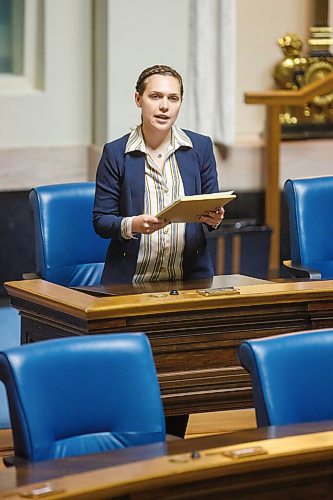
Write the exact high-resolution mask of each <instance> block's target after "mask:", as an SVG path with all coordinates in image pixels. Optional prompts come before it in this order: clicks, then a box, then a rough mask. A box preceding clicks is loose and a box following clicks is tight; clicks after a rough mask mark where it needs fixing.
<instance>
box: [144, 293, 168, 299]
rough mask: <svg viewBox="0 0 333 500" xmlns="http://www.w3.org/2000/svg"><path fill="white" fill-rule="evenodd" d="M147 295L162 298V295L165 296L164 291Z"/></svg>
mask: <svg viewBox="0 0 333 500" xmlns="http://www.w3.org/2000/svg"><path fill="white" fill-rule="evenodd" d="M148 297H154V298H155V299H162V298H163V297H167V294H166V293H149V294H148Z"/></svg>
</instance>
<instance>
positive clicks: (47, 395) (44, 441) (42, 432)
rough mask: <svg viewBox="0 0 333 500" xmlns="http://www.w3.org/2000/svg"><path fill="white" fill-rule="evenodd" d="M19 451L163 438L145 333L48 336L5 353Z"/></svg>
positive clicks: (42, 455) (64, 453) (31, 456)
mask: <svg viewBox="0 0 333 500" xmlns="http://www.w3.org/2000/svg"><path fill="white" fill-rule="evenodd" d="M0 380H2V381H3V382H4V384H5V386H6V390H7V395H8V401H9V409H10V415H11V422H12V430H13V438H14V446H15V457H17V458H20V459H26V460H28V461H32V462H34V461H41V460H49V459H56V458H62V457H68V456H75V455H83V454H89V453H96V452H101V451H107V450H115V449H118V448H124V447H127V446H135V445H142V444H148V443H156V442H163V441H164V440H165V423H164V414H163V407H162V402H161V398H160V390H159V384H158V380H157V376H156V371H155V365H154V360H153V356H152V352H151V348H150V344H149V341H148V338H147V337H146V335H144V334H143V333H126V334H104V335H93V336H82V337H68V338H64V339H56V340H45V341H43V342H36V343H33V344H26V345H23V346H21V347H17V348H12V349H8V350H5V351H2V352H1V353H0Z"/></svg>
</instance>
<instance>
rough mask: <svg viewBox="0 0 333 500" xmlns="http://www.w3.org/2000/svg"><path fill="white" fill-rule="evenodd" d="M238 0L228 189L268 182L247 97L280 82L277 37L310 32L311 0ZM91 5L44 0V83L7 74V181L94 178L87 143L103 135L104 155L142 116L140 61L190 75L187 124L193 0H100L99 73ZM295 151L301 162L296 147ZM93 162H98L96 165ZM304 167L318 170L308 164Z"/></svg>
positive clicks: (256, 111)
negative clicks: (136, 96)
mask: <svg viewBox="0 0 333 500" xmlns="http://www.w3.org/2000/svg"><path fill="white" fill-rule="evenodd" d="M31 1H32V0H30V2H31ZM235 2H236V4H237V5H236V7H237V89H236V96H237V99H236V129H237V138H236V144H235V146H234V147H233V148H231V150H230V152H229V153H230V154H229V156H228V158H227V160H226V161H222V160H221V159H220V158H219V157H218V160H219V172H220V179H221V186H222V187H225V188H231V187H233V188H234V187H237V188H238V189H257V188H260V187H261V186H262V173H263V166H262V159H261V146H262V139H261V138H260V134H261V133H262V131H263V128H264V109H263V108H262V107H260V106H249V105H245V104H244V100H243V99H244V92H245V91H248V90H265V89H268V88H271V87H272V86H273V79H272V70H273V67H274V65H275V64H276V63H277V62H278V61H279V60H280V59H281V53H280V50H279V48H278V46H277V43H276V40H277V38H278V37H279V36H281V35H284V34H285V33H286V32H287V31H295V32H297V33H299V34H300V35H301V36H302V38H303V39H306V38H307V35H308V27H309V24H310V21H311V16H310V5H311V3H312V2H311V0H292V1H290V0H279V1H277V0H235ZM331 3H332V0H331ZM92 5H93V4H92V2H91V1H90V0H57V1H55V0H45V52H44V60H45V87H44V88H43V89H42V90H34V89H30V90H27V91H25V92H21V93H19V92H13V89H9V90H8V91H7V92H4V91H3V89H2V87H1V82H0V184H1V186H2V189H27V188H29V187H31V186H32V185H36V184H39V183H47V182H50V183H52V182H62V181H64V182H69V181H72V180H84V179H86V178H88V173H87V172H88V170H87V167H88V163H89V160H88V158H89V156H88V152H89V151H88V150H89V145H90V144H91V143H92V142H96V144H97V145H98V147H97V148H96V150H97V156H98V154H99V148H100V145H101V144H102V143H103V142H104V141H105V140H111V139H114V138H116V137H118V136H120V135H122V134H124V133H126V132H127V131H128V130H129V128H130V127H132V126H134V125H135V124H136V123H137V122H138V119H139V117H138V111H137V109H136V107H135V105H134V102H133V92H134V85H135V81H136V78H137V76H138V73H139V72H140V71H141V69H143V68H144V67H146V66H148V65H150V64H155V63H156V62H161V63H165V64H170V65H172V66H175V67H176V68H177V69H178V70H179V71H180V72H181V73H182V74H183V76H184V83H185V101H184V105H183V109H182V112H181V115H180V118H179V124H180V125H181V126H187V114H188V108H187V102H186V78H187V55H188V38H189V37H188V35H189V5H190V0H168V2H165V1H164V0H144V1H142V2H133V0H121V1H120V0H97V1H95V4H94V5H95V7H96V5H99V6H101V5H102V6H103V5H104V7H105V12H107V14H106V16H104V17H102V18H100V20H98V18H96V17H95V28H94V29H95V34H96V30H97V32H98V30H100V31H99V32H98V33H99V43H100V44H101V47H99V46H98V45H97V47H96V48H95V57H94V60H95V62H96V60H97V58H96V57H97V56H98V65H97V66H95V68H97V69H98V71H96V75H95V76H96V78H95V79H93V76H92V69H93V65H92V60H93V57H92V26H93V21H92V16H93V9H92ZM106 7H107V9H106ZM331 10H332V9H331ZM332 17H333V16H332V12H331V18H332ZM105 27H106V28H107V33H106V36H103V29H104V31H105ZM93 103H95V105H93ZM317 147H318V144H317V145H314V146H313V148H317ZM285 148H286V147H285V146H284V149H285ZM287 149H288V146H287ZM293 151H295V149H293ZM291 156H292V162H294V161H295V157H294V153H293V154H292V155H291ZM287 157H288V154H284V160H283V161H287V164H286V165H285V166H284V171H287V172H289V173H290V172H291V173H292V164H291V167H289V166H288V160H285V159H286V158H287ZM9 165H10V167H8V166H9ZM95 167H96V160H93V164H92V172H94V169H95ZM290 168H291V170H290ZM301 170H302V169H301ZM306 173H310V174H311V168H310V172H309V166H308V165H307V166H306Z"/></svg>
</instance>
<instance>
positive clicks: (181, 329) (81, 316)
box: [5, 280, 333, 415]
mask: <svg viewBox="0 0 333 500" xmlns="http://www.w3.org/2000/svg"><path fill="white" fill-rule="evenodd" d="M5 286H6V288H7V291H8V293H9V294H10V296H11V300H12V304H13V305H14V307H16V308H18V309H19V311H20V314H21V322H22V341H23V342H33V341H38V340H43V339H49V338H56V337H60V336H70V335H86V334H89V335H93V334H98V333H108V332H131V331H143V332H145V333H146V334H147V335H148V337H149V340H150V342H151V345H152V349H153V353H154V359H155V363H156V367H157V372H158V376H159V381H160V386H161V393H162V399H163V404H164V409H165V413H166V415H181V414H184V413H197V412H206V411H219V410H229V409H238V408H245V407H250V406H252V398H251V385H250V378H249V376H248V374H247V373H246V372H245V370H243V369H242V368H241V367H240V366H239V363H238V360H237V348H238V346H239V344H240V343H241V342H242V341H243V340H246V339H249V338H260V337H266V336H270V335H276V334H283V333H289V332H295V331H301V330H308V329H309V330H312V329H316V328H323V327H333V282H332V281H318V282H313V281H312V282H299V283H269V282H260V281H259V284H256V285H247V286H246V285H241V286H240V287H239V289H240V293H239V294H236V295H234V294H232V295H221V296H209V297H204V296H201V295H199V294H198V293H197V292H196V289H192V290H191V289H187V290H180V291H179V295H169V294H168V293H165V294H162V296H160V295H159V293H157V294H156V293H154V292H152V293H141V294H134V295H126V296H112V297H96V296H91V295H88V294H86V293H83V292H81V291H77V290H70V289H67V288H64V287H61V286H59V285H55V284H53V283H49V282H45V281H43V280H30V281H17V282H9V283H6V284H5Z"/></svg>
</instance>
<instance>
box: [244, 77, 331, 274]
mask: <svg viewBox="0 0 333 500" xmlns="http://www.w3.org/2000/svg"><path fill="white" fill-rule="evenodd" d="M332 89H333V72H332V73H329V74H328V75H327V76H325V78H322V79H320V80H317V81H315V82H313V83H310V84H308V85H306V86H305V87H303V88H302V89H300V90H296V91H295V90H268V91H266V92H246V93H245V102H246V103H247V104H264V105H265V106H266V130H265V143H266V144H265V152H266V154H265V165H264V168H265V223H266V224H268V225H269V226H270V227H271V228H272V243H271V255H270V270H271V272H272V273H273V274H274V273H276V272H278V270H279V268H280V217H281V213H280V212H281V199H280V185H279V171H280V169H279V166H280V142H281V125H280V119H279V115H280V113H281V108H282V107H285V106H303V105H304V104H307V103H309V102H310V101H311V100H312V99H313V98H314V97H315V96H317V95H324V94H326V93H329V92H331V91H332Z"/></svg>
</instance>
